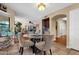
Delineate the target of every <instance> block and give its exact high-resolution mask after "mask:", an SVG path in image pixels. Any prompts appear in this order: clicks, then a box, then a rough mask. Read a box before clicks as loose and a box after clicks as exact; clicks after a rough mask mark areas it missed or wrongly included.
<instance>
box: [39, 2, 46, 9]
mask: <svg viewBox="0 0 79 59" xmlns="http://www.w3.org/2000/svg"><path fill="white" fill-rule="evenodd" d="M45 8H46V5H45V4H44V3H40V4H38V9H39V11H44V10H45Z"/></svg>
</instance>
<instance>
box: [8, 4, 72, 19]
mask: <svg viewBox="0 0 79 59" xmlns="http://www.w3.org/2000/svg"><path fill="white" fill-rule="evenodd" d="M7 5H8V6H9V7H10V8H11V9H13V10H14V11H15V12H16V16H20V17H26V18H29V19H31V20H40V19H41V18H43V17H44V16H46V15H48V14H50V13H52V12H55V11H57V10H59V9H62V8H64V7H67V6H69V5H71V3H48V4H46V9H45V11H39V10H38V8H37V4H36V3H7Z"/></svg>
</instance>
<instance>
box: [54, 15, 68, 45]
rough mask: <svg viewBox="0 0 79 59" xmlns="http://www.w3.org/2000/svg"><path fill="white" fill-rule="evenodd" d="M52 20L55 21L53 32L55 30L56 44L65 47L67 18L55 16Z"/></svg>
mask: <svg viewBox="0 0 79 59" xmlns="http://www.w3.org/2000/svg"><path fill="white" fill-rule="evenodd" d="M53 20H55V30H56V40H55V42H56V43H59V44H61V45H64V46H66V43H67V42H66V41H67V17H66V15H63V14H62V15H56V16H54V18H53Z"/></svg>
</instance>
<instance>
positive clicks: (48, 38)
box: [36, 35, 53, 55]
mask: <svg viewBox="0 0 79 59" xmlns="http://www.w3.org/2000/svg"><path fill="white" fill-rule="evenodd" d="M52 38H53V36H52V35H43V41H42V42H39V43H37V44H36V47H37V48H38V49H40V50H41V51H43V52H44V55H46V52H47V51H49V52H50V54H51V55H52V51H51V48H52V45H53V44H52ZM44 42H45V43H44Z"/></svg>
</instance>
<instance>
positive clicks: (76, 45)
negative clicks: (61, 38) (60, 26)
mask: <svg viewBox="0 0 79 59" xmlns="http://www.w3.org/2000/svg"><path fill="white" fill-rule="evenodd" d="M69 18H70V19H69V20H70V23H69V24H70V29H69V30H70V31H69V47H70V48H73V49H76V50H79V9H75V10H72V11H70V17H69Z"/></svg>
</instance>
